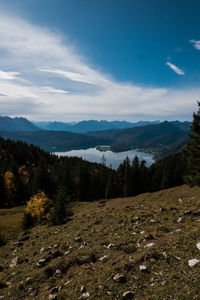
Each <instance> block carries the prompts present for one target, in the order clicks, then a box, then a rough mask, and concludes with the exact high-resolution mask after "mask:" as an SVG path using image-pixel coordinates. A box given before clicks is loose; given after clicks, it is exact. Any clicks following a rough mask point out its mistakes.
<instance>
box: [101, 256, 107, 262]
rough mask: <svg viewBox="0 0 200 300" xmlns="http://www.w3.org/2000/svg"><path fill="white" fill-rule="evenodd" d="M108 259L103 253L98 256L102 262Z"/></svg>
mask: <svg viewBox="0 0 200 300" xmlns="http://www.w3.org/2000/svg"><path fill="white" fill-rule="evenodd" d="M107 260H108V256H107V255H104V256H102V257H100V258H99V261H102V262H105V261H107Z"/></svg>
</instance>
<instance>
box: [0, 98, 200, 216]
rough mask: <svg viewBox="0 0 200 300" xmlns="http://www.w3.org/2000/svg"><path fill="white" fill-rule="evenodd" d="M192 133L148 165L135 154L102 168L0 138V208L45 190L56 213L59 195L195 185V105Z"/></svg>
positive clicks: (199, 158)
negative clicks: (172, 151)
mask: <svg viewBox="0 0 200 300" xmlns="http://www.w3.org/2000/svg"><path fill="white" fill-rule="evenodd" d="M198 106H199V107H200V104H199V103H198ZM191 132H192V134H191V135H190V141H189V143H188V145H187V146H186V147H185V148H184V149H183V150H182V151H181V152H179V153H177V154H175V155H170V156H168V157H166V158H164V159H162V160H159V161H157V162H155V163H154V164H152V165H151V166H150V167H149V168H147V167H146V163H145V161H141V162H140V161H139V159H138V157H137V156H135V158H134V159H133V161H130V160H129V158H128V157H127V158H126V159H125V160H124V161H123V163H121V164H120V166H119V167H118V169H117V170H113V169H112V168H108V167H106V166H105V164H104V162H103V160H102V163H100V164H98V163H91V162H88V161H85V160H83V159H81V158H78V157H58V156H56V155H54V154H50V153H48V152H45V151H43V150H42V149H40V148H39V147H36V146H33V145H28V144H26V143H24V142H19V141H18V142H16V141H12V140H9V139H3V138H0V207H12V206H17V205H24V204H26V203H27V202H28V201H30V199H33V198H34V197H36V196H37V195H38V194H39V193H44V195H45V196H44V197H47V198H48V199H51V201H52V207H54V211H56V209H57V210H60V213H61V211H62V205H63V204H62V205H61V203H60V204H59V201H60V202H61V200H59V199H62V202H63V203H64V202H65V200H63V199H66V202H73V201H94V200H98V199H109V198H114V197H127V196H134V195H138V194H140V193H144V192H155V191H158V190H161V189H165V188H170V187H173V186H178V185H182V184H183V183H185V182H186V183H189V184H190V185H193V184H198V185H200V155H199V153H200V109H199V110H198V112H197V113H194V114H193V123H192V126H191ZM59 195H61V196H59ZM41 198H42V197H41ZM35 199H39V198H37V197H36V198H35ZM55 203H57V204H56V205H55ZM55 207H57V208H55Z"/></svg>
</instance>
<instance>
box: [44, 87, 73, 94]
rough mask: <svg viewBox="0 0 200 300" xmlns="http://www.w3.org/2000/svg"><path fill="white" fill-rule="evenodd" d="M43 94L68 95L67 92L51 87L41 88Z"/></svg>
mask: <svg viewBox="0 0 200 300" xmlns="http://www.w3.org/2000/svg"><path fill="white" fill-rule="evenodd" d="M43 90H44V92H46V93H52V94H68V93H69V92H68V91H65V90H60V89H55V88H53V87H51V86H44V87H43Z"/></svg>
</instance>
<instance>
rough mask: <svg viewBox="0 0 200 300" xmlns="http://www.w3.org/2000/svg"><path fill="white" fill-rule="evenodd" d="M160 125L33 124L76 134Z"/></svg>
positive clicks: (115, 122)
mask: <svg viewBox="0 0 200 300" xmlns="http://www.w3.org/2000/svg"><path fill="white" fill-rule="evenodd" d="M156 123H160V121H152V122H150V121H139V122H136V123H132V122H126V121H110V122H109V121H106V120H101V121H97V120H88V121H81V122H70V123H66V122H35V123H34V124H35V125H36V126H37V127H39V128H41V129H45V130H55V131H71V132H77V133H87V132H90V131H101V130H109V129H125V128H132V127H139V126H146V125H150V124H156Z"/></svg>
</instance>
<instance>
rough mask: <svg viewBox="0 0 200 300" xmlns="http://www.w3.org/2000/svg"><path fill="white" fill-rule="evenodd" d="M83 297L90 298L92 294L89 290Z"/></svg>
mask: <svg viewBox="0 0 200 300" xmlns="http://www.w3.org/2000/svg"><path fill="white" fill-rule="evenodd" d="M82 297H83V298H89V297H90V294H89V293H88V292H86V293H84V294H83V295H82Z"/></svg>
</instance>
